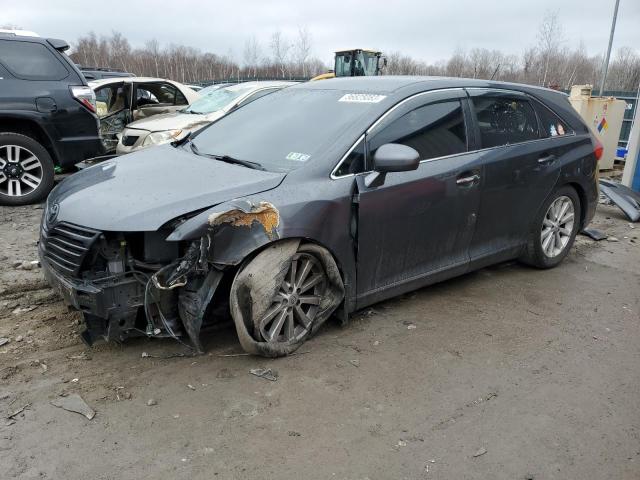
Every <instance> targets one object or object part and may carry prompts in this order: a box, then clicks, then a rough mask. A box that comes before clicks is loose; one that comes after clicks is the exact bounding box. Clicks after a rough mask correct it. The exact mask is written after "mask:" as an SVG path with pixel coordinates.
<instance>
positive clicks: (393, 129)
mask: <svg viewBox="0 0 640 480" xmlns="http://www.w3.org/2000/svg"><path fill="white" fill-rule="evenodd" d="M385 143H401V144H403V145H407V146H409V147H412V148H415V149H416V150H417V151H418V153H420V160H428V159H430V158H438V157H444V156H447V155H455V154H457V153H462V152H466V151H467V135H466V130H465V125H464V115H463V113H462V104H461V103H460V100H447V101H444V102H439V103H431V104H428V105H424V106H422V107H418V108H416V109H415V110H412V111H410V112H408V113H405V114H404V115H403V116H401V117H400V118H398V119H396V120H394V121H393V122H391V123H390V124H389V125H388V126H387V127H385V128H384V129H383V130H381V131H380V132H378V133H377V134H375V135H374V136H373V137H372V138H371V139H370V140H369V153H370V154H371V155H372V157H371V158H373V155H374V154H375V151H376V150H377V149H378V147H380V146H381V145H384V144H385Z"/></svg>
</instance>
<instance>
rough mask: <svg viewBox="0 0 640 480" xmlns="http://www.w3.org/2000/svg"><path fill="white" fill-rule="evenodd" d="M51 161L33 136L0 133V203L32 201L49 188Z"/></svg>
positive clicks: (13, 203)
mask: <svg viewBox="0 0 640 480" xmlns="http://www.w3.org/2000/svg"><path fill="white" fill-rule="evenodd" d="M53 176H54V171H53V161H52V160H51V156H50V155H49V152H47V150H46V149H45V148H44V147H43V146H42V145H40V143H38V142H37V141H35V140H34V139H32V138H30V137H27V136H26V135H21V134H18V133H0V205H27V204H29V203H36V202H39V201H41V200H43V199H44V198H46V196H47V195H48V194H49V192H50V191H51V189H52V188H53Z"/></svg>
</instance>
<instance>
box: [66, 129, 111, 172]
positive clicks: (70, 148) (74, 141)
mask: <svg viewBox="0 0 640 480" xmlns="http://www.w3.org/2000/svg"><path fill="white" fill-rule="evenodd" d="M56 150H57V154H58V165H60V166H61V167H70V166H72V165H75V164H76V163H78V162H81V161H82V160H86V159H88V158H92V157H97V156H99V155H102V154H103V153H104V145H103V144H102V140H101V139H100V137H99V136H95V137H67V138H61V139H60V140H58V141H57V143H56Z"/></svg>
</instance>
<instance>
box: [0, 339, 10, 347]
mask: <svg viewBox="0 0 640 480" xmlns="http://www.w3.org/2000/svg"><path fill="white" fill-rule="evenodd" d="M10 341H11V340H9V339H8V338H6V337H0V347H1V346H3V345H6V344H7V343H9V342H10Z"/></svg>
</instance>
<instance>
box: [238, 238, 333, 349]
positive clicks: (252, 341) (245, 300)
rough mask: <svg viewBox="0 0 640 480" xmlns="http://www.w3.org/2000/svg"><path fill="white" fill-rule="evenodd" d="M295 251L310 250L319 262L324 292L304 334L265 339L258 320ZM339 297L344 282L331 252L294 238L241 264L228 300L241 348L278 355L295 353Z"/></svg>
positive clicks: (329, 311) (269, 303) (329, 314)
mask: <svg viewBox="0 0 640 480" xmlns="http://www.w3.org/2000/svg"><path fill="white" fill-rule="evenodd" d="M299 252H300V253H301V252H307V253H311V254H313V255H315V256H316V257H317V258H318V259H319V260H320V261H321V263H322V265H323V268H324V270H325V273H326V276H327V281H328V283H327V291H326V293H325V295H324V296H323V298H322V300H321V301H320V309H319V312H318V314H317V315H316V317H315V319H314V322H313V324H312V326H311V328H310V329H309V333H308V334H307V335H305V336H304V337H303V338H301V339H299V340H298V341H295V342H289V343H283V342H278V343H276V342H266V341H264V340H262V338H261V336H260V333H259V327H258V322H259V319H260V318H262V316H263V315H264V314H265V312H266V311H267V309H268V308H269V307H270V305H271V302H272V298H273V296H274V295H275V294H276V292H277V291H278V288H279V287H280V285H281V284H282V281H283V280H284V278H285V275H286V274H287V270H288V269H289V265H290V263H291V260H292V258H293V256H294V255H295V254H296V253H299ZM274 272H275V274H274ZM343 298H344V284H343V282H342V277H341V275H340V271H339V269H338V266H337V265H336V262H335V260H334V259H333V256H332V255H331V253H329V251H328V250H327V249H325V248H323V247H320V246H318V245H315V244H302V245H301V244H300V240H297V239H296V240H283V241H280V242H276V243H274V244H272V245H270V246H269V247H267V248H266V249H264V250H263V251H261V252H260V253H259V254H258V255H256V256H255V257H254V258H253V259H252V260H251V261H249V262H248V263H247V264H246V265H245V266H243V267H242V268H241V269H240V270H239V272H238V273H237V275H236V278H235V279H234V281H233V284H232V286H231V292H230V297H229V303H230V309H231V316H232V317H233V320H234V322H235V325H236V331H237V332H238V339H239V340H240V344H241V345H242V348H243V349H244V350H245V351H246V352H247V353H250V354H253V355H260V356H263V357H282V356H286V355H290V354H291V353H293V352H295V351H296V350H297V349H298V348H299V347H300V345H302V344H303V343H304V342H305V341H306V340H307V339H308V338H309V337H310V336H311V335H313V334H314V333H315V332H316V331H317V330H318V328H320V326H321V325H322V324H323V323H324V322H325V321H326V320H327V319H328V318H329V317H330V316H331V314H332V313H333V312H334V311H335V309H336V308H337V307H338V306H339V305H340V303H341V302H342V300H343Z"/></svg>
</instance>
